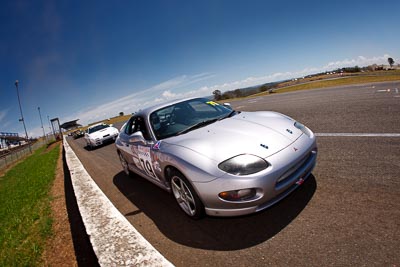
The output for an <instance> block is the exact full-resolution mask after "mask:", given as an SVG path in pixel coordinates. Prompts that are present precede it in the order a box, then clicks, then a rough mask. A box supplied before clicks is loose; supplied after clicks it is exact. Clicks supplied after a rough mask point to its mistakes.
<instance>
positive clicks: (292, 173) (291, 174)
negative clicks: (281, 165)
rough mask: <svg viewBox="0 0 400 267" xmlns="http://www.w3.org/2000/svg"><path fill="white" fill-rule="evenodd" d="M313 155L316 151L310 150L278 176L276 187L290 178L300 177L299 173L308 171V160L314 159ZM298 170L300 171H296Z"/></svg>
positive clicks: (314, 155)
mask: <svg viewBox="0 0 400 267" xmlns="http://www.w3.org/2000/svg"><path fill="white" fill-rule="evenodd" d="M314 157H316V153H315V152H314V151H312V152H309V153H308V154H306V155H305V156H304V157H302V158H301V159H300V160H299V161H297V162H296V163H295V164H294V165H293V166H292V167H291V168H290V169H289V170H288V171H287V172H285V173H284V174H283V175H281V177H279V179H278V180H277V181H276V188H279V187H281V186H282V185H284V184H285V183H286V182H288V181H291V180H292V179H299V178H302V177H301V175H302V174H303V173H305V172H308V171H309V170H308V168H307V165H309V164H310V161H312V160H314ZM303 169H304V170H303ZM299 171H301V173H298V172H299ZM299 176H300V177H299Z"/></svg>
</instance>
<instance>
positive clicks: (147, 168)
mask: <svg viewBox="0 0 400 267" xmlns="http://www.w3.org/2000/svg"><path fill="white" fill-rule="evenodd" d="M127 127H130V129H129V128H128V129H127V130H128V131H130V134H129V138H128V142H127V143H128V147H129V149H130V151H131V159H132V162H131V164H132V165H131V166H132V168H133V169H134V170H135V171H136V172H137V173H140V174H141V175H143V176H145V177H146V178H147V179H150V180H157V181H159V178H158V177H157V175H156V174H155V172H154V169H153V158H152V151H151V150H152V146H153V145H154V141H153V140H152V139H151V136H150V134H149V130H148V128H147V125H146V123H145V120H144V118H143V117H140V116H135V117H133V118H132V121H131V124H128V125H127Z"/></svg>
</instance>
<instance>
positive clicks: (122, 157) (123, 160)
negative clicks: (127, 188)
mask: <svg viewBox="0 0 400 267" xmlns="http://www.w3.org/2000/svg"><path fill="white" fill-rule="evenodd" d="M118 156H119V160H120V161H121V165H122V169H123V171H124V173H125V174H126V175H127V176H131V171H130V170H129V166H128V162H127V161H126V160H125V158H124V156H122V154H121V153H118Z"/></svg>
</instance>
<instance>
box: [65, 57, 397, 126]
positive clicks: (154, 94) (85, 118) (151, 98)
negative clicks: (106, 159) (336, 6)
mask: <svg viewBox="0 0 400 267" xmlns="http://www.w3.org/2000/svg"><path fill="white" fill-rule="evenodd" d="M388 57H390V56H389V55H387V54H385V55H383V56H378V57H372V58H367V57H364V56H358V57H357V58H355V59H344V60H340V61H334V62H329V63H328V64H326V65H324V66H322V67H307V68H304V69H303V70H300V71H295V72H277V73H272V74H267V75H264V76H258V77H253V76H251V77H248V78H246V79H243V80H236V81H230V82H225V83H223V84H216V85H211V86H202V87H200V88H198V89H194V90H191V91H187V90H185V88H187V87H188V86H189V85H192V84H195V83H197V82H200V81H205V80H207V79H210V78H212V77H214V76H215V75H213V74H210V73H201V74H196V75H191V76H190V75H182V76H178V77H175V78H173V79H170V80H167V81H164V82H161V83H159V84H157V85H154V86H152V87H150V88H147V89H144V90H142V91H140V92H135V93H133V94H130V95H127V96H125V97H122V98H119V99H116V100H114V101H111V102H108V103H105V104H102V105H99V106H96V107H91V108H88V109H87V110H83V111H81V112H78V113H75V114H73V115H72V116H69V117H67V118H63V119H64V120H65V121H68V120H73V119H76V118H79V119H80V121H79V123H81V124H83V125H85V124H88V123H90V122H95V121H98V120H101V119H104V118H106V117H107V116H108V117H113V116H116V115H117V114H119V112H121V111H124V113H127V112H135V111H137V110H139V109H141V108H145V107H147V106H150V105H154V104H156V103H159V102H163V101H166V100H171V99H177V98H186V97H197V96H207V95H211V94H212V92H213V91H214V90H217V89H218V90H220V91H222V92H224V91H228V90H233V89H238V88H245V87H250V86H255V85H260V84H263V83H268V82H276V81H280V80H286V79H291V78H295V77H302V76H306V75H309V74H314V73H318V72H323V71H329V70H334V69H337V68H342V67H350V66H356V65H358V66H360V67H362V66H367V65H371V64H387V58H388Z"/></svg>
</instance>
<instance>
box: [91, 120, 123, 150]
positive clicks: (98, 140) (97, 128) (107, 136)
mask: <svg viewBox="0 0 400 267" xmlns="http://www.w3.org/2000/svg"><path fill="white" fill-rule="evenodd" d="M118 134H119V131H118V129H117V128H115V127H113V125H112V124H111V125H109V124H106V123H99V124H95V125H92V126H90V127H89V128H88V129H87V130H86V133H85V140H86V145H87V147H89V148H94V147H96V146H100V145H102V144H104V143H105V142H108V141H115V139H116V138H117V137H118Z"/></svg>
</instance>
